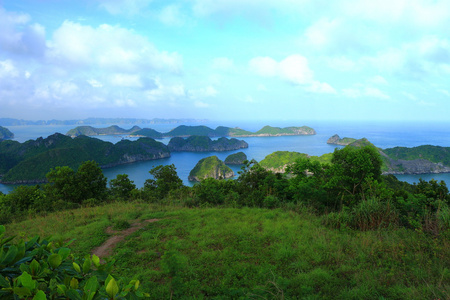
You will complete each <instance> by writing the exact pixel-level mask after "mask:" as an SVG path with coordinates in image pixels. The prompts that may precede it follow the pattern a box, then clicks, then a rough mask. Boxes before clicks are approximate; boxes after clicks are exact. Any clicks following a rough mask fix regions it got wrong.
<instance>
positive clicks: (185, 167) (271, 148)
mask: <svg viewBox="0 0 450 300" xmlns="http://www.w3.org/2000/svg"><path fill="white" fill-rule="evenodd" d="M111 125H114V124H111ZM133 125H134V124H130V125H128V126H126V125H121V127H123V128H125V129H129V128H131V127H132V126H133ZM179 125H180V124H151V125H150V124H149V125H145V126H144V127H147V128H152V129H155V130H157V131H159V132H168V131H170V130H171V129H173V128H175V127H177V126H179ZM185 125H191V126H194V125H205V126H208V127H211V128H213V129H215V128H216V127H217V126H229V127H240V128H242V129H245V130H249V131H253V132H254V131H257V130H259V129H261V128H262V127H263V126H265V125H270V126H277V127H287V126H303V125H306V126H310V127H312V128H314V129H315V130H316V132H317V134H316V135H312V136H281V137H244V138H239V139H243V140H245V141H246V142H247V143H248V145H249V148H247V149H240V150H235V151H227V152H197V153H192V152H179V153H177V152H175V153H172V155H171V157H170V158H166V159H160V160H153V161H145V162H138V163H133V164H126V165H120V166H116V167H113V168H108V169H104V170H103V173H104V174H105V176H106V177H107V178H108V180H111V179H114V178H116V176H117V175H118V174H128V176H129V178H130V179H131V180H133V181H134V183H135V184H136V186H137V187H138V188H140V187H142V186H143V185H144V182H145V180H147V179H148V178H150V177H151V176H150V174H149V173H148V172H149V171H150V170H151V169H152V168H153V167H154V166H157V165H168V164H174V165H175V167H176V168H177V172H178V176H179V177H180V178H181V179H182V180H183V182H184V184H186V185H192V184H193V183H192V182H189V181H188V179H187V178H188V175H189V172H190V171H191V170H192V169H193V168H194V166H195V165H196V163H197V162H198V161H199V160H200V159H202V158H204V157H207V156H211V155H216V156H217V157H218V158H219V159H221V160H225V158H226V157H227V156H228V155H230V154H233V153H237V152H240V151H242V152H244V153H245V154H246V155H247V157H248V159H249V160H250V159H255V160H257V161H261V160H262V159H264V158H265V157H266V156H267V155H269V154H271V153H273V152H275V151H296V152H301V153H307V154H309V155H317V156H319V155H322V154H325V153H330V152H333V151H334V149H335V148H336V147H342V146H336V145H328V144H327V143H326V142H327V140H328V138H329V137H331V136H332V135H334V134H339V136H340V137H341V138H343V137H352V138H363V137H365V138H367V139H368V140H369V141H371V142H372V143H373V144H374V145H375V146H377V147H379V148H383V149H385V148H392V147H396V146H402V147H415V146H420V145H437V146H443V147H450V122H413V121H410V122H394V121H390V122H380V121H377V122H369V121H345V122H344V121H301V120H286V121H258V122H254V121H253V122H244V121H215V122H213V121H209V122H206V123H201V124H200V123H189V124H185ZM92 126H94V127H106V126H96V125H92ZM141 127H142V125H141ZM72 128H74V126H48V125H47V126H45V125H43V126H9V127H8V129H9V130H11V131H12V132H13V133H14V134H15V139H14V140H16V141H19V142H24V141H27V140H30V139H36V138H39V137H44V138H45V137H47V136H49V135H51V134H53V133H55V132H59V133H63V134H65V133H66V132H67V131H69V130H70V129H72ZM96 138H99V139H101V140H104V141H109V142H112V143H117V142H118V141H120V140H121V139H123V138H128V139H131V140H136V139H137V138H129V137H125V136H98V137H96ZM169 140H170V139H169V138H164V139H161V140H159V141H161V142H163V143H165V144H167V143H168V142H169ZM231 168H232V169H233V171H234V172H235V173H236V174H237V172H238V171H239V170H240V166H232V167H231ZM397 177H398V178H399V179H400V180H404V181H407V182H409V183H414V182H418V181H419V178H423V179H425V180H431V179H436V180H439V181H440V180H444V181H445V182H446V183H447V185H448V186H450V174H449V173H442V174H421V175H397ZM14 187H15V186H14V185H5V184H0V191H1V192H3V193H5V194H6V193H8V192H9V191H11V190H12V189H13V188H14Z"/></svg>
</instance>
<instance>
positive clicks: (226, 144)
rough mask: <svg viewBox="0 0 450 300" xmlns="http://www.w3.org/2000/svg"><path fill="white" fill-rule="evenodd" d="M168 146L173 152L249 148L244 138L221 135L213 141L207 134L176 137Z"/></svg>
mask: <svg viewBox="0 0 450 300" xmlns="http://www.w3.org/2000/svg"><path fill="white" fill-rule="evenodd" d="M167 146H168V148H169V150H170V151H171V152H211V151H231V150H237V149H243V148H248V144H247V143H246V142H245V141H243V140H238V139H235V138H232V139H227V138H226V137H221V138H219V139H218V140H216V141H213V140H211V138H209V137H207V136H198V135H193V136H190V137H188V138H186V139H184V138H182V137H174V138H172V139H171V140H170V142H169V144H168V145H167Z"/></svg>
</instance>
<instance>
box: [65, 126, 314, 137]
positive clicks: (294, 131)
mask: <svg viewBox="0 0 450 300" xmlns="http://www.w3.org/2000/svg"><path fill="white" fill-rule="evenodd" d="M106 132H107V133H106ZM124 132H129V135H130V136H132V137H151V138H164V137H189V136H193V135H196V136H208V137H226V136H229V137H253V136H257V137H258V136H259V137H261V136H289V135H315V134H316V131H315V130H314V129H313V128H311V127H308V126H301V127H285V128H280V127H271V126H264V127H263V128H261V129H260V130H258V131H257V132H250V131H247V130H244V129H241V128H238V127H235V128H231V127H225V126H219V127H217V128H216V129H212V128H209V127H208V126H204V125H199V126H187V125H180V126H178V127H176V128H174V129H172V130H171V131H169V132H166V133H162V132H158V131H156V130H154V129H151V128H143V129H141V128H139V127H137V126H135V127H133V128H131V129H129V130H126V129H123V128H120V127H118V126H110V127H107V128H94V127H91V126H79V127H76V128H74V129H71V130H69V131H68V132H67V133H66V135H69V136H72V137H75V136H80V135H86V136H95V135H99V134H108V135H123V134H127V133H124Z"/></svg>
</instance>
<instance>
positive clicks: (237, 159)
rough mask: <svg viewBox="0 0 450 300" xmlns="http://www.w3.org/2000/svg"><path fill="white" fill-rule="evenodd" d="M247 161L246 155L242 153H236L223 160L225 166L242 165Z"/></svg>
mask: <svg viewBox="0 0 450 300" xmlns="http://www.w3.org/2000/svg"><path fill="white" fill-rule="evenodd" d="M246 160H247V155H245V153H244V152H238V153H234V154H231V155H228V156H227V158H225V164H226V165H242V164H243V163H244V161H246Z"/></svg>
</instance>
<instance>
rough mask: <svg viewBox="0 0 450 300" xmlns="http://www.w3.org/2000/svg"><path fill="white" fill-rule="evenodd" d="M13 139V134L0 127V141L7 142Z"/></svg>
mask: <svg viewBox="0 0 450 300" xmlns="http://www.w3.org/2000/svg"><path fill="white" fill-rule="evenodd" d="M13 138H14V133H12V132H11V131H9V129H8V128H5V127H2V126H0V141H2V140H9V139H13Z"/></svg>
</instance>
